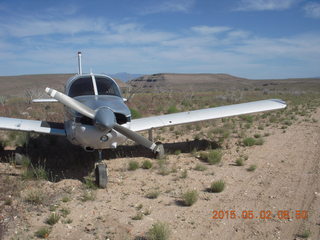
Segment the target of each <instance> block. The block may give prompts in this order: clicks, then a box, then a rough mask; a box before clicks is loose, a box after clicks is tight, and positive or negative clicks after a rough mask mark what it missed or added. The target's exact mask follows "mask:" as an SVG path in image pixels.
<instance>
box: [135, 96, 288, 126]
mask: <svg viewBox="0 0 320 240" xmlns="http://www.w3.org/2000/svg"><path fill="white" fill-rule="evenodd" d="M286 106H287V105H286V103H285V102H284V101H282V100H280V99H269V100H261V101H255V102H248V103H240V104H234V105H228V106H221V107H215V108H207V109H201V110H195V111H190V112H180V113H172V114H166V115H162V116H154V117H146V118H139V119H134V120H132V121H131V123H130V129H131V130H133V131H143V130H148V129H152V128H160V127H166V126H172V125H179V124H185V123H193V122H199V121H205V120H211V119H217V118H224V117H232V116H237V115H243V114H250V113H257V112H264V111H271V110H277V109H283V108H285V107H286Z"/></svg>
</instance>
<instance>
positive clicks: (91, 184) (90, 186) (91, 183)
mask: <svg viewBox="0 0 320 240" xmlns="http://www.w3.org/2000/svg"><path fill="white" fill-rule="evenodd" d="M84 186H85V188H87V189H93V190H95V189H98V186H97V185H96V183H95V180H93V179H92V178H91V177H85V178H84Z"/></svg>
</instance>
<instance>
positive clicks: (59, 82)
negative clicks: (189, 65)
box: [0, 73, 320, 96]
mask: <svg viewBox="0 0 320 240" xmlns="http://www.w3.org/2000/svg"><path fill="white" fill-rule="evenodd" d="M73 75H74V74H39V75H21V76H4V77H0V86H1V87H0V95H7V96H8V95H15V96H17V95H24V93H25V91H26V90H27V89H40V90H41V89H43V91H44V89H45V88H46V87H51V88H55V89H58V90H63V89H64V85H65V83H66V81H67V80H68V79H69V78H70V77H72V76H73ZM114 79H115V80H116V82H117V83H118V85H119V86H120V87H121V88H125V87H127V86H128V85H131V86H133V87H139V88H142V89H145V90H147V91H150V90H151V91H153V90H156V91H159V90H161V91H166V90H168V89H173V90H177V91H179V90H183V91H188V90H192V91H212V90H221V91H228V90H235V89H239V90H250V89H251V90H252V89H260V90H262V89H263V90H274V89H277V90H290V91H304V90H312V91H320V78H305V79H303V78H297V79H270V80H250V79H245V78H240V77H236V76H232V75H229V74H176V73H157V74H152V75H144V76H140V77H138V78H136V79H133V80H131V81H129V82H128V83H124V82H123V81H121V80H119V78H118V77H114ZM44 96H46V95H45V94H44Z"/></svg>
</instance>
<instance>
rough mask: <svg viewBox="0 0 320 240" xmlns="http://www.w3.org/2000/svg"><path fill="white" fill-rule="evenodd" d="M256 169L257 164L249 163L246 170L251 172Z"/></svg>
mask: <svg viewBox="0 0 320 240" xmlns="http://www.w3.org/2000/svg"><path fill="white" fill-rule="evenodd" d="M256 169H257V165H255V164H251V165H250V167H249V168H248V169H247V171H249V172H253V171H255V170H256Z"/></svg>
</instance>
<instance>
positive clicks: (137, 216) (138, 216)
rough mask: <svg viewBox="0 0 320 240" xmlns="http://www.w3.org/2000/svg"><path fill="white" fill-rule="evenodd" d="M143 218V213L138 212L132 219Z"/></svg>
mask: <svg viewBox="0 0 320 240" xmlns="http://www.w3.org/2000/svg"><path fill="white" fill-rule="evenodd" d="M142 218H143V213H142V212H138V213H137V214H136V215H135V216H133V217H132V218H131V219H132V220H141V219H142Z"/></svg>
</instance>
